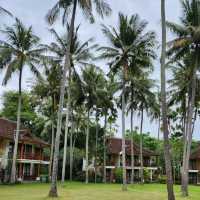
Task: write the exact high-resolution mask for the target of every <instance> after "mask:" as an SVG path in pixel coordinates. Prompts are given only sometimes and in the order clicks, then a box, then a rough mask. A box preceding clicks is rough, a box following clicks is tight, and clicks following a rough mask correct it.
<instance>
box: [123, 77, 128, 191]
mask: <svg viewBox="0 0 200 200" xmlns="http://www.w3.org/2000/svg"><path fill="white" fill-rule="evenodd" d="M124 93H125V75H124V78H123V91H122V169H123V185H122V190H123V191H126V190H127V181H126V146H125V145H126V144H125V139H126V138H125V136H126V135H125V134H126V133H125V107H126V105H125V96H124Z"/></svg>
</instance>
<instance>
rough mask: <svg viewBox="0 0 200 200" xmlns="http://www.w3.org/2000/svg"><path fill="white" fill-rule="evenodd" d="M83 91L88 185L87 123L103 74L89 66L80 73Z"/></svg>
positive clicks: (86, 180) (102, 83)
mask: <svg viewBox="0 0 200 200" xmlns="http://www.w3.org/2000/svg"><path fill="white" fill-rule="evenodd" d="M82 78H83V90H84V94H85V106H86V108H87V120H88V123H87V130H86V179H85V182H86V183H88V141H89V123H90V114H91V113H92V111H93V110H94V107H95V105H97V104H98V99H99V96H100V93H102V92H104V90H103V89H104V88H102V87H103V86H104V84H105V79H104V75H103V72H102V71H101V70H100V69H99V68H96V67H95V66H89V67H87V68H85V69H84V70H83V71H82Z"/></svg>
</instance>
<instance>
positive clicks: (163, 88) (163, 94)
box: [161, 0, 175, 200]
mask: <svg viewBox="0 0 200 200" xmlns="http://www.w3.org/2000/svg"><path fill="white" fill-rule="evenodd" d="M161 21H162V53H161V113H162V124H163V137H164V156H165V169H166V174H167V191H168V200H175V196H174V189H173V176H172V163H171V155H170V144H169V130H168V121H167V102H166V75H165V67H166V63H165V60H166V17H165V0H161Z"/></svg>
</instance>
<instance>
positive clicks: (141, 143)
mask: <svg viewBox="0 0 200 200" xmlns="http://www.w3.org/2000/svg"><path fill="white" fill-rule="evenodd" d="M143 114H144V111H143V108H142V109H141V122H140V178H141V184H143V183H144V164H143V135H142V132H143Z"/></svg>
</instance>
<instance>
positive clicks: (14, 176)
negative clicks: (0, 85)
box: [10, 68, 22, 183]
mask: <svg viewBox="0 0 200 200" xmlns="http://www.w3.org/2000/svg"><path fill="white" fill-rule="evenodd" d="M21 105H22V68H21V69H20V72H19V97H18V108H17V130H16V134H14V135H15V144H14V151H13V159H12V168H11V177H10V182H11V183H15V182H16V160H17V150H18V142H19V133H20V123H21Z"/></svg>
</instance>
